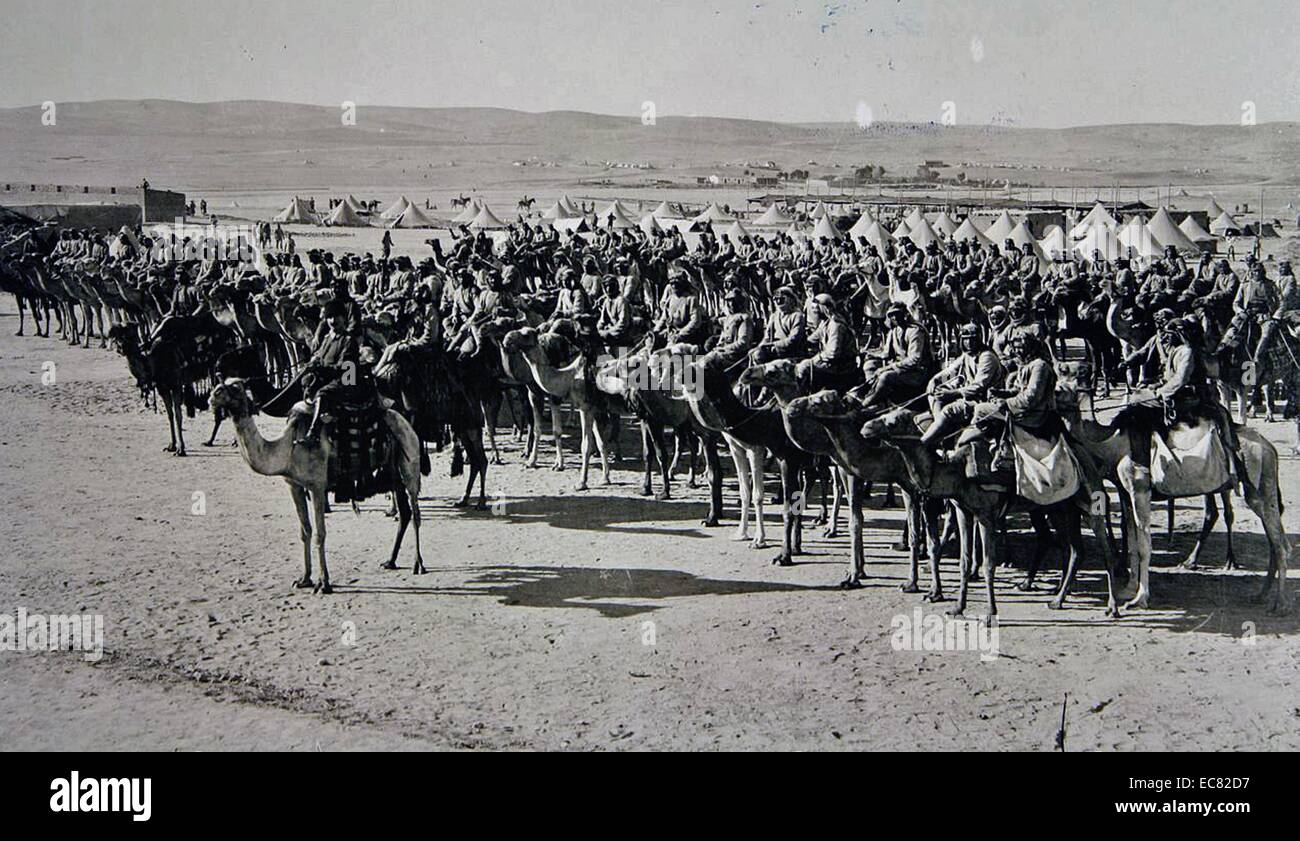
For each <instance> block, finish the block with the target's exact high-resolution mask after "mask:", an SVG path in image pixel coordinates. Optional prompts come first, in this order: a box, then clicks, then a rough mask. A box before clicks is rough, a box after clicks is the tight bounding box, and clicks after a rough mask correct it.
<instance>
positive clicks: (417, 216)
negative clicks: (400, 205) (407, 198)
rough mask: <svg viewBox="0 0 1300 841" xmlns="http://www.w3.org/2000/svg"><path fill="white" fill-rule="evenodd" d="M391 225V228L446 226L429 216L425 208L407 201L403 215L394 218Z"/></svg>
mask: <svg viewBox="0 0 1300 841" xmlns="http://www.w3.org/2000/svg"><path fill="white" fill-rule="evenodd" d="M389 227H390V228H441V227H444V226H443V225H442V224H439V223H438V222H436V221H435V220H433V219H431V218H429V216H428V215H427V214H426V213H425V212H424V211H423V210H421V209H420V208H418V207H416V206H415V205H414V204H411V203H410V202H407V205H406V210H403V211H402V215H401V216H398V217H397V218H396V219H394V220H393V221H392V222H391V223H390V224H389Z"/></svg>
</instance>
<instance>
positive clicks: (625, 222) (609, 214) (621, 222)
mask: <svg viewBox="0 0 1300 841" xmlns="http://www.w3.org/2000/svg"><path fill="white" fill-rule="evenodd" d="M598 222H599V223H600V227H602V228H613V229H614V230H620V231H625V230H627V229H628V228H635V227H636V222H634V221H632V220H631V219H630V218H628V216H627V214H625V213H624V212H623V211H622V207H621V205H618V204H611V205H610V206H609V207H607V208H605V210H604V211H603V212H602V213H601V214H600V217H599V219H598Z"/></svg>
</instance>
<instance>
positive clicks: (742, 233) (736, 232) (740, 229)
mask: <svg viewBox="0 0 1300 841" xmlns="http://www.w3.org/2000/svg"><path fill="white" fill-rule="evenodd" d="M723 233H724V234H726V236H727V239H729V240H731V241H732V242H736V241H738V240H739V239H740V238H741V237H747V236H749V231H747V230H745V226H744V225H742V224H740V220H739V219H737V220H736V221H735V222H732V223H731V227H729V228H727V230H726V231H724V232H723Z"/></svg>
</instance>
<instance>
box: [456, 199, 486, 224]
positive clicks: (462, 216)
mask: <svg viewBox="0 0 1300 841" xmlns="http://www.w3.org/2000/svg"><path fill="white" fill-rule="evenodd" d="M479 209H480V205H479V203H478V199H470V200H469V204H467V205H465V208H464V209H463V210H461V212H460V213H457V214H456V215H455V216H453V217H451V222H452V224H453V225H468V224H469V223H470V222H473V221H474V220H475V219H476V218H477V217H478V212H479Z"/></svg>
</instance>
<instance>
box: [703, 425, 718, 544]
mask: <svg viewBox="0 0 1300 841" xmlns="http://www.w3.org/2000/svg"><path fill="white" fill-rule="evenodd" d="M700 444H701V445H702V446H703V447H704V463H705V464H706V465H707V466H708V471H709V513H708V516H706V517H705V518H704V523H703V525H705V526H716V525H718V523H719V521H720V520H721V519H722V460H721V459H720V458H719V456H718V448H717V447H716V446H715V445H714V442H713V441H711V440H709V439H708V438H704V437H703V436H701V438H700Z"/></svg>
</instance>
